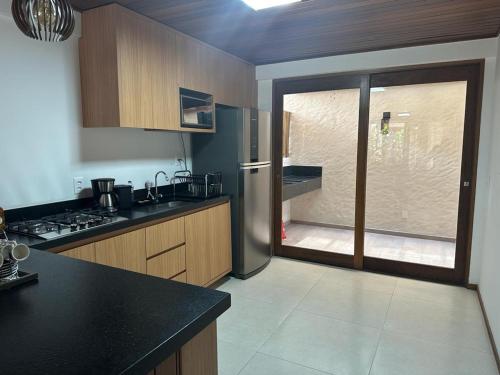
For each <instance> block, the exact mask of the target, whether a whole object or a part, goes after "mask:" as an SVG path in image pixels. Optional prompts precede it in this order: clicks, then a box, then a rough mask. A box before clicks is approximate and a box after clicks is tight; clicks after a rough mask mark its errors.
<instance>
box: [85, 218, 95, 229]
mask: <svg viewBox="0 0 500 375" xmlns="http://www.w3.org/2000/svg"><path fill="white" fill-rule="evenodd" d="M87 225H88V227H89V228H92V227H93V226H95V220H94V219H90V220H89V222H88V223H87Z"/></svg>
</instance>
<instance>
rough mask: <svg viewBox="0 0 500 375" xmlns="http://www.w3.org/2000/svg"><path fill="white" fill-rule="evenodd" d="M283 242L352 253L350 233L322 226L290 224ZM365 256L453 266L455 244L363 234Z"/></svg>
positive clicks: (349, 231) (352, 233) (352, 238)
mask: <svg viewBox="0 0 500 375" xmlns="http://www.w3.org/2000/svg"><path fill="white" fill-rule="evenodd" d="M286 235H287V239H286V240H283V244H284V245H289V246H298V247H304V248H308V249H315V250H323V251H331V252H335V253H341V254H351V255H352V254H354V232H353V231H352V230H349V229H336V228H328V227H324V226H316V225H305V224H296V223H290V224H287V226H286ZM365 254H366V255H367V256H371V257H376V258H383V259H392V260H400V261H403V262H412V263H419V264H426V265H432V266H440V267H447V268H454V266H455V243H454V242H447V241H433V240H424V239H419V238H410V237H403V236H391V235H387V234H379V233H369V232H367V233H366V237H365Z"/></svg>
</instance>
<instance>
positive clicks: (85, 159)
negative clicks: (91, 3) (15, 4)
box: [0, 0, 190, 209]
mask: <svg viewBox="0 0 500 375" xmlns="http://www.w3.org/2000/svg"><path fill="white" fill-rule="evenodd" d="M77 16H78V21H79V15H77ZM79 35H80V26H79V22H78V25H77V27H76V30H75V33H74V35H73V36H72V37H71V38H70V39H69V40H68V41H65V42H62V43H45V42H41V41H35V40H31V39H29V38H28V37H26V36H24V35H23V34H22V33H21V32H20V31H19V30H18V29H17V27H16V26H15V24H14V22H13V20H12V18H11V16H10V1H6V0H1V1H0V153H1V157H2V166H1V168H0V206H2V207H4V208H6V209H9V208H15V207H22V206H27V205H33V204H40V203H46V202H54V201H62V200H67V199H74V198H75V194H74V193H73V177H76V176H78V177H80V176H81V177H84V178H85V185H86V186H88V187H90V179H91V178H96V177H115V178H116V180H117V181H116V182H117V183H126V182H127V181H128V180H132V181H133V183H134V185H135V187H136V188H143V187H144V182H145V181H146V180H147V179H150V180H151V179H153V178H154V174H155V172H156V171H158V170H160V169H163V170H165V171H166V172H167V173H168V174H169V176H171V175H172V174H173V172H174V171H175V170H177V169H180V168H179V166H178V165H176V160H177V159H178V158H180V157H182V154H183V153H182V148H181V145H180V140H179V135H178V134H176V133H165V132H145V131H143V130H139V129H83V128H82V115H81V104H80V74H79V64H78V37H79ZM184 138H185V140H186V143H187V148H188V150H187V153H188V165H189V164H190V149H189V147H190V142H189V141H190V139H189V138H190V137H189V136H187V135H184ZM164 183H165V182H164V181H163V183H162V184H164Z"/></svg>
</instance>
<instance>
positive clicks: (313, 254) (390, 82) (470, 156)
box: [272, 59, 484, 285]
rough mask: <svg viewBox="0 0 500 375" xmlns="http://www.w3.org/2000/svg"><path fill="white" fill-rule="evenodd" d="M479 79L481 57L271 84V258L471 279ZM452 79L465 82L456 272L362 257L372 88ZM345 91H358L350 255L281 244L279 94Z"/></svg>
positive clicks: (454, 280) (435, 277) (444, 278)
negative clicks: (351, 251) (358, 103)
mask: <svg viewBox="0 0 500 375" xmlns="http://www.w3.org/2000/svg"><path fill="white" fill-rule="evenodd" d="M483 77H484V59H483V60H472V61H459V62H451V63H439V64H428V65H416V66H406V67H398V68H389V69H380V70H373V71H362V72H353V73H340V74H328V75H319V76H308V77H294V78H285V79H278V80H274V81H273V114H272V119H273V216H274V218H273V248H274V254H275V255H280V256H286V257H290V258H295V259H301V260H308V261H314V262H318V263H323V264H329V265H335V266H340V267H349V268H356V269H365V270H370V271H375V272H382V273H388V274H395V275H401V276H407V277H414V278H418V279H426V280H432V281H440V282H447V283H453V284H462V285H463V284H465V283H466V282H467V280H468V276H469V265H470V252H471V244H472V230H473V218H474V201H475V189H476V176H477V158H478V147H479V132H480V121H481V100H482V89H483ZM453 81H467V97H466V110H465V123H464V142H463V149H462V170H461V178H460V181H461V187H460V202H459V219H458V224H457V249H456V257H455V268H454V269H447V268H443V267H435V266H426V265H420V264H415V263H408V262H399V261H392V260H386V259H380V258H372V257H365V256H364V254H363V250H364V232H365V228H364V227H365V203H366V169H367V147H368V127H369V109H370V88H371V87H385V86H400V85H411V84H422V83H437V82H453ZM349 88H359V89H360V108H359V125H358V150H357V172H356V207H355V236H354V247H355V253H354V256H351V255H345V254H335V253H331V252H326V251H318V250H311V249H305V248H299V247H291V246H284V245H282V243H281V217H282V175H281V174H282V165H283V155H282V147H283V142H282V137H283V96H284V95H287V94H295V93H304V92H317V91H329V90H336V89H337V90H338V89H349ZM466 181H468V182H469V186H468V187H467V186H464V182H466Z"/></svg>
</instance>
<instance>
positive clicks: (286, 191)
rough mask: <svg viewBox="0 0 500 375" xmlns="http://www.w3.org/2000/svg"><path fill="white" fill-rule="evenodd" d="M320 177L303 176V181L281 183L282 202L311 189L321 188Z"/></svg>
mask: <svg viewBox="0 0 500 375" xmlns="http://www.w3.org/2000/svg"><path fill="white" fill-rule="evenodd" d="M321 186H322V177H304V180H303V181H300V182H293V183H284V184H283V194H282V200H283V202H285V201H287V200H290V199H292V198H295V197H298V196H299V195H303V194H306V193H310V192H311V191H314V190H318V189H321Z"/></svg>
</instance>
